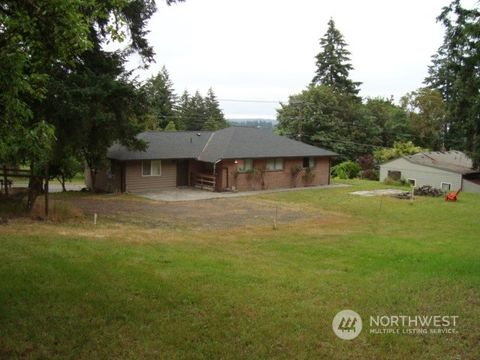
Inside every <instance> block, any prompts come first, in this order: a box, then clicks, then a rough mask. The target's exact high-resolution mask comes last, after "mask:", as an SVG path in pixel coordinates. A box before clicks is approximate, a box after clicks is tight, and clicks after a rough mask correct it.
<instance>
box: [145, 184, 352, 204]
mask: <svg viewBox="0 0 480 360" xmlns="http://www.w3.org/2000/svg"><path fill="white" fill-rule="evenodd" d="M348 186H350V185H345V184H335V185H321V186H311V187H306V188H305V187H298V188H286V189H272V190H256V191H241V192H212V191H206V190H201V189H197V188H190V187H185V188H177V189H174V190H163V191H156V192H146V193H139V194H136V195H138V196H141V197H144V198H147V199H150V200H157V201H195V200H208V199H218V198H230V197H241V196H252V195H263V194H269V193H276V192H285V191H299V190H312V189H331V188H339V187H348Z"/></svg>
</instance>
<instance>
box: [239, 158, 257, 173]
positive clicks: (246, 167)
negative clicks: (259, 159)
mask: <svg viewBox="0 0 480 360" xmlns="http://www.w3.org/2000/svg"><path fill="white" fill-rule="evenodd" d="M237 169H238V171H240V172H247V171H252V170H253V159H244V160H239V161H238V167H237Z"/></svg>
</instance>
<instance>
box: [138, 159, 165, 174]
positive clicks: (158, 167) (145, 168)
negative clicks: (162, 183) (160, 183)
mask: <svg viewBox="0 0 480 360" xmlns="http://www.w3.org/2000/svg"><path fill="white" fill-rule="evenodd" d="M142 176H162V160H142Z"/></svg>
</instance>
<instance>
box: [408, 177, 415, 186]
mask: <svg viewBox="0 0 480 360" xmlns="http://www.w3.org/2000/svg"><path fill="white" fill-rule="evenodd" d="M407 183H408V185H410V186H413V187H415V186H417V180H416V179H407Z"/></svg>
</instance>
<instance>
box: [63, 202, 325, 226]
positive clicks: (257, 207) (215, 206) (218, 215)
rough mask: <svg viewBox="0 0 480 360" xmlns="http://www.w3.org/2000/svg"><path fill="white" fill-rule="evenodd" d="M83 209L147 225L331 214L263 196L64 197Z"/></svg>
mask: <svg viewBox="0 0 480 360" xmlns="http://www.w3.org/2000/svg"><path fill="white" fill-rule="evenodd" d="M62 201H66V202H67V203H68V204H69V205H70V206H73V207H75V208H78V209H81V210H82V211H83V213H84V214H85V216H86V217H87V218H91V217H93V214H94V213H97V214H98V219H99V221H108V222H115V223H121V224H131V225H141V226H144V227H147V228H171V227H180V228H182V227H185V228H205V227H207V228H210V227H212V228H222V229H224V228H233V227H243V226H258V225H268V226H271V225H272V224H273V222H274V218H276V222H277V223H278V224H282V223H289V222H293V221H296V220H305V219H310V218H314V217H315V218H318V217H322V216H327V215H326V214H321V213H319V212H318V210H317V211H315V212H314V211H313V210H312V209H309V208H306V207H299V206H296V205H287V204H280V203H277V202H274V201H270V200H267V199H260V198H253V197H248V198H228V199H211V200H199V201H189V202H160V201H147V200H138V199H135V198H132V197H131V196H130V197H126V196H121V195H120V196H115V197H110V198H107V197H106V196H78V197H76V196H75V197H68V198H64V199H62Z"/></svg>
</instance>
